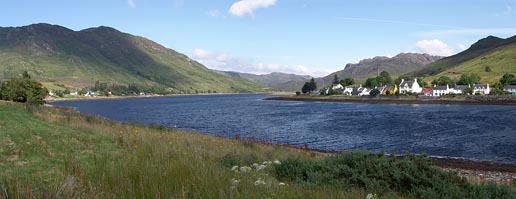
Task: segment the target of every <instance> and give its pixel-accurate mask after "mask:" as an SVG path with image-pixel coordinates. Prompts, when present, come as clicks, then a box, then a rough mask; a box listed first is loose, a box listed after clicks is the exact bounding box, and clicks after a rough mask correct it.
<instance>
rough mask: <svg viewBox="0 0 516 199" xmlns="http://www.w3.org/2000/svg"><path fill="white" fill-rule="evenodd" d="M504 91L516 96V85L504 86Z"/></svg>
mask: <svg viewBox="0 0 516 199" xmlns="http://www.w3.org/2000/svg"><path fill="white" fill-rule="evenodd" d="M503 90H504V91H506V92H509V93H511V94H512V95H516V85H506V86H503Z"/></svg>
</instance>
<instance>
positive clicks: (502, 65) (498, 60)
mask: <svg viewBox="0 0 516 199" xmlns="http://www.w3.org/2000/svg"><path fill="white" fill-rule="evenodd" d="M486 67H489V68H490V72H487V71H486ZM464 73H474V74H477V75H479V76H480V77H481V78H482V79H481V80H480V81H481V82H484V83H490V84H494V83H496V82H498V81H499V80H500V78H501V77H502V76H503V75H504V74H506V73H513V74H514V73H516V43H515V44H512V45H508V46H503V47H500V48H496V49H494V50H492V51H490V52H488V53H486V54H483V55H481V56H478V57H476V58H473V59H471V60H469V61H466V62H463V63H461V64H458V65H456V66H455V67H453V68H450V69H447V70H445V71H443V72H441V73H439V74H437V75H434V76H431V77H429V78H427V79H429V80H432V79H435V78H438V77H439V76H443V75H446V76H449V77H451V78H452V79H459V78H460V76H461V75H462V74H464Z"/></svg>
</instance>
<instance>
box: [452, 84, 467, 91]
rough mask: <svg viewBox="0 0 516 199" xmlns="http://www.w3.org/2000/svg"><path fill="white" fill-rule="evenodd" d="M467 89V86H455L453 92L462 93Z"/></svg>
mask: <svg viewBox="0 0 516 199" xmlns="http://www.w3.org/2000/svg"><path fill="white" fill-rule="evenodd" d="M466 88H469V85H455V88H454V89H455V90H460V91H464V89H466Z"/></svg>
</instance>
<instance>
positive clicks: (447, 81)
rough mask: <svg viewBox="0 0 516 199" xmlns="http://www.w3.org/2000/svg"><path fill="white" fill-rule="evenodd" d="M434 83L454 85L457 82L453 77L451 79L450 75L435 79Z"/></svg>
mask: <svg viewBox="0 0 516 199" xmlns="http://www.w3.org/2000/svg"><path fill="white" fill-rule="evenodd" d="M432 84H433V85H438V86H444V85H454V84H455V82H454V81H453V80H452V79H450V78H449V77H448V76H441V77H439V78H437V79H434V81H432Z"/></svg>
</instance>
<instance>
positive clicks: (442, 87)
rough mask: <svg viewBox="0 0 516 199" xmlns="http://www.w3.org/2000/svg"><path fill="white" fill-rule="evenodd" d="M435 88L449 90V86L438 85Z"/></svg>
mask: <svg viewBox="0 0 516 199" xmlns="http://www.w3.org/2000/svg"><path fill="white" fill-rule="evenodd" d="M435 90H440V91H445V90H448V86H436V87H434V91H435Z"/></svg>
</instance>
